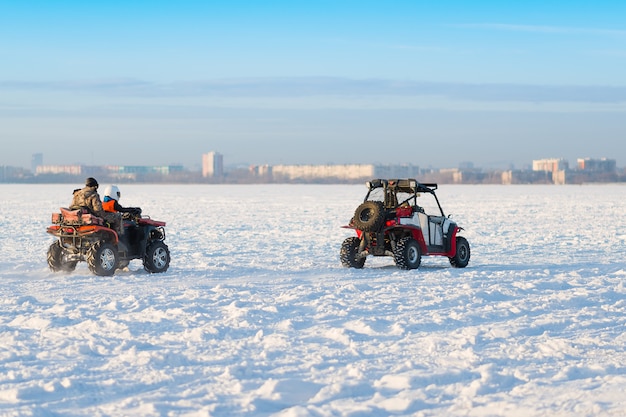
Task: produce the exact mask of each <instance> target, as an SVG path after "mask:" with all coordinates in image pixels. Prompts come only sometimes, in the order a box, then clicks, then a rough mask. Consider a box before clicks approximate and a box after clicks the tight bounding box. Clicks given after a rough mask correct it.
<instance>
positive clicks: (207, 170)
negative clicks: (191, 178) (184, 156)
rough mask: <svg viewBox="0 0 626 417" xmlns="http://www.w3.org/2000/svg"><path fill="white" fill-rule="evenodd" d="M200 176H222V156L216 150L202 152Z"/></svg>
mask: <svg viewBox="0 0 626 417" xmlns="http://www.w3.org/2000/svg"><path fill="white" fill-rule="evenodd" d="M202 176H203V177H205V178H207V177H222V176H224V157H223V155H222V154H220V153H217V152H208V153H205V154H202Z"/></svg>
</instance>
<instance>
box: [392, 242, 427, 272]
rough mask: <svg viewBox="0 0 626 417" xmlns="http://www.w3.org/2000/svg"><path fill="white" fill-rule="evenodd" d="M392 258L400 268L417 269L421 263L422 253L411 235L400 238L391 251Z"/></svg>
mask: <svg viewBox="0 0 626 417" xmlns="http://www.w3.org/2000/svg"><path fill="white" fill-rule="evenodd" d="M393 259H394V261H395V262H396V266H397V267H398V268H400V269H417V268H419V266H420V264H421V263H422V253H421V251H420V245H419V243H417V240H415V239H413V238H411V237H405V238H402V239H400V241H399V242H398V243H397V244H396V249H395V250H394V251H393Z"/></svg>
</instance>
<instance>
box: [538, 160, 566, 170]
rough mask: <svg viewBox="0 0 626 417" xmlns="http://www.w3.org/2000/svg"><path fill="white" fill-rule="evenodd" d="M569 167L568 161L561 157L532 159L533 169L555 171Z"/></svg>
mask: <svg viewBox="0 0 626 417" xmlns="http://www.w3.org/2000/svg"><path fill="white" fill-rule="evenodd" d="M567 169H569V164H568V162H567V161H566V160H565V159H563V158H559V159H556V158H548V159H535V160H533V171H544V172H556V171H561V170H567Z"/></svg>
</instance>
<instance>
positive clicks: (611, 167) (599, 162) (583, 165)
mask: <svg viewBox="0 0 626 417" xmlns="http://www.w3.org/2000/svg"><path fill="white" fill-rule="evenodd" d="M577 162H578V163H577V166H578V169H579V170H580V171H588V172H605V173H609V172H615V171H616V170H617V163H616V162H615V159H607V158H600V159H592V158H578V161H577Z"/></svg>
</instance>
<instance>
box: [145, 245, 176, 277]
mask: <svg viewBox="0 0 626 417" xmlns="http://www.w3.org/2000/svg"><path fill="white" fill-rule="evenodd" d="M169 266H170V250H169V248H168V247H167V245H166V244H165V243H163V241H161V240H157V241H154V242H152V243H150V244H149V245H148V247H147V248H146V254H145V255H144V257H143V268H144V269H145V270H146V271H148V272H150V273H158V272H165V271H167V268H168V267H169Z"/></svg>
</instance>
